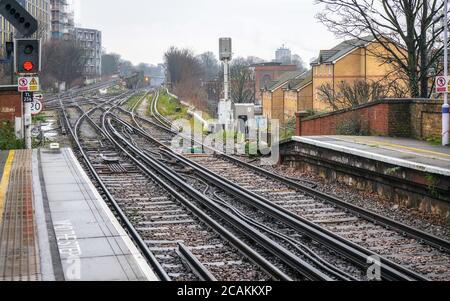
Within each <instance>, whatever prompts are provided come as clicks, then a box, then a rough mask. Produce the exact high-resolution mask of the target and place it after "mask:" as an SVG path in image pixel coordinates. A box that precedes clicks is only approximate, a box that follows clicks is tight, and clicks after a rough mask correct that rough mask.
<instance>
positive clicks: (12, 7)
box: [0, 0, 38, 37]
mask: <svg viewBox="0 0 450 301" xmlns="http://www.w3.org/2000/svg"><path fill="white" fill-rule="evenodd" d="M0 15H2V16H3V17H4V18H5V19H6V20H8V21H9V23H11V25H12V26H14V27H15V28H16V29H17V30H18V31H19V32H20V33H22V34H23V35H24V36H25V37H30V36H31V35H32V34H33V33H35V32H36V31H37V29H38V22H37V20H36V19H35V18H34V17H33V16H32V15H31V14H30V13H29V12H28V11H27V10H26V9H25V8H24V7H23V6H22V5H21V4H20V3H18V2H17V1H16V0H0Z"/></svg>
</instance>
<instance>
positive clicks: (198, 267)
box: [177, 242, 217, 281]
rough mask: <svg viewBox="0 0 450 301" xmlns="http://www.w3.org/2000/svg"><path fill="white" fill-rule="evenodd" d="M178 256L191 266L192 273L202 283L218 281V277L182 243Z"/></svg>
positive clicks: (179, 245)
mask: <svg viewBox="0 0 450 301" xmlns="http://www.w3.org/2000/svg"><path fill="white" fill-rule="evenodd" d="M177 253H178V256H180V257H181V258H182V259H183V260H184V262H185V263H186V264H187V265H188V266H189V268H190V269H191V271H192V272H193V273H194V274H195V275H196V276H197V277H198V278H199V279H200V280H202V281H217V279H216V277H214V275H213V274H211V272H210V271H209V270H208V269H207V268H206V267H205V266H204V265H203V264H202V263H201V262H200V261H199V260H198V259H197V257H195V255H194V254H192V252H191V251H190V250H189V249H188V248H187V247H186V246H185V245H184V244H182V243H180V242H179V243H178V249H177Z"/></svg>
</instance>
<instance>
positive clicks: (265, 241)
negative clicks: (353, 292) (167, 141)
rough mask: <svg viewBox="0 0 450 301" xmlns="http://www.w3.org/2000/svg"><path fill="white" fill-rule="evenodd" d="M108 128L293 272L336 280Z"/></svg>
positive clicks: (169, 178)
mask: <svg viewBox="0 0 450 301" xmlns="http://www.w3.org/2000/svg"><path fill="white" fill-rule="evenodd" d="M108 125H109V127H110V128H111V131H112V132H113V134H114V135H115V136H116V137H117V138H118V139H120V140H121V141H122V143H123V144H125V145H126V147H127V148H128V149H129V150H130V151H131V152H132V153H133V154H134V155H135V157H138V158H140V159H141V160H142V161H143V162H145V163H146V164H148V165H149V166H151V167H152V168H153V169H155V170H157V171H158V172H159V173H160V174H161V175H162V176H163V177H165V178H166V179H167V180H168V181H170V182H171V183H172V184H173V185H175V186H176V187H178V188H179V189H180V190H182V191H183V192H184V193H186V194H187V195H189V196H190V197H192V198H193V199H195V200H197V201H198V202H200V203H201V204H203V205H204V206H206V207H207V208H208V209H209V210H211V211H212V212H214V213H215V214H216V215H218V216H219V217H220V218H221V219H223V220H224V221H227V222H228V223H229V225H231V226H232V227H233V228H235V229H236V230H237V231H239V232H240V233H241V235H244V236H246V237H247V238H248V239H251V240H253V241H255V242H257V243H258V244H259V245H260V246H261V247H262V248H264V249H265V250H266V251H267V252H269V253H271V254H273V255H274V256H276V257H277V258H278V259H279V260H282V261H283V262H284V263H285V264H286V265H288V266H290V267H291V268H293V269H294V270H296V271H298V272H300V274H302V275H303V276H305V277H307V278H308V279H310V280H321V281H331V280H333V279H332V278H330V277H329V276H327V275H326V274H324V273H323V272H322V271H320V270H318V269H316V268H315V267H313V266H311V265H310V264H309V263H307V262H305V261H304V260H302V259H301V258H299V257H297V256H296V255H295V254H293V253H291V252H290V251H289V250H287V249H285V248H284V247H283V246H281V245H279V244H278V243H276V242H274V241H273V240H271V239H270V238H268V237H267V236H265V235H264V234H262V233H261V232H259V231H258V230H256V229H255V228H254V227H252V226H250V225H248V223H246V222H243V221H242V220H241V219H240V218H238V217H236V216H235V215H233V214H231V213H230V212H229V211H228V210H225V209H224V208H222V207H221V206H219V205H218V204H217V203H216V202H214V201H212V200H211V199H209V198H208V197H206V196H204V195H203V194H202V193H200V192H199V191H197V190H196V189H195V188H193V187H191V186H190V185H188V184H187V183H186V182H185V181H184V180H183V179H182V178H180V177H179V175H177V174H176V173H174V172H173V171H171V170H168V169H167V167H165V166H163V165H161V163H159V162H158V161H157V160H154V159H153V158H150V157H149V156H147V155H146V154H145V153H143V152H142V151H141V150H139V149H138V148H136V147H135V146H134V145H133V144H132V143H130V142H129V141H127V139H125V138H124V137H123V136H122V135H121V134H120V133H119V132H118V131H117V130H116V129H114V128H113V126H112V125H111V120H109V124H108Z"/></svg>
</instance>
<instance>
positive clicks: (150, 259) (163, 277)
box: [60, 102, 171, 281]
mask: <svg viewBox="0 0 450 301" xmlns="http://www.w3.org/2000/svg"><path fill="white" fill-rule="evenodd" d="M60 105H61V108H62V112H63V116H64V119H65V123H66V124H67V129H68V130H69V133H70V135H71V136H72V138H73V140H74V141H75V144H76V145H77V147H78V149H79V151H80V153H81V154H82V156H83V159H84V161H85V163H86V165H87V167H88V169H89V171H90V172H91V174H92V175H93V176H94V178H95V180H96V181H97V183H98V184H99V185H100V188H101V189H102V191H103V193H104V195H105V197H106V198H107V199H108V201H109V202H110V203H111V205H112V206H113V207H114V210H115V211H116V213H117V215H118V217H119V219H120V220H121V222H122V223H123V224H124V225H125V228H126V229H127V230H128V232H129V234H130V235H131V237H132V238H133V240H134V241H135V243H136V244H137V246H138V247H139V249H140V250H141V252H142V254H143V255H144V257H145V258H146V259H147V261H148V262H149V263H150V265H151V266H152V268H153V269H154V271H155V273H156V274H157V275H158V277H159V278H160V280H163V281H171V279H170V277H169V275H168V274H167V273H166V271H165V270H164V269H163V267H162V266H161V264H160V263H159V262H158V260H157V259H156V257H155V255H154V254H153V253H152V252H151V251H150V249H149V248H148V246H147V244H146V243H145V241H144V240H143V239H142V237H141V236H140V235H139V233H138V232H137V230H136V229H135V228H134V226H133V224H132V223H131V222H130V220H129V219H128V218H127V216H126V215H125V213H124V212H123V211H122V209H121V208H120V206H119V204H118V203H117V201H116V200H115V198H114V197H113V195H112V194H111V193H110V191H109V190H108V188H107V187H106V185H105V183H104V182H103V181H102V179H101V178H100V176H99V174H98V173H97V171H96V170H95V168H94V166H93V165H92V163H91V162H90V160H89V157H88V156H87V154H86V153H85V152H84V149H83V147H82V145H81V143H80V141H79V139H78V135H75V133H74V131H73V129H72V128H71V126H70V122H69V118H68V117H67V114H66V112H65V110H64V105H63V104H62V102H60ZM83 116H85V117H86V116H87V115H86V114H84V115H83ZM87 117H89V116H87ZM80 118H83V117H80ZM89 119H90V118H89ZM90 120H91V119H90ZM91 121H92V120H91Z"/></svg>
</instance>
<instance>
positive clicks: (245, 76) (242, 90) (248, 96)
mask: <svg viewBox="0 0 450 301" xmlns="http://www.w3.org/2000/svg"><path fill="white" fill-rule="evenodd" d="M252 64H253V62H252V61H251V60H249V59H244V58H240V57H238V58H236V59H234V60H233V61H232V63H231V68H230V81H231V97H232V99H233V100H234V102H236V103H252V102H253V101H254V100H255V79H254V75H253V70H252V68H251V65H252Z"/></svg>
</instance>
